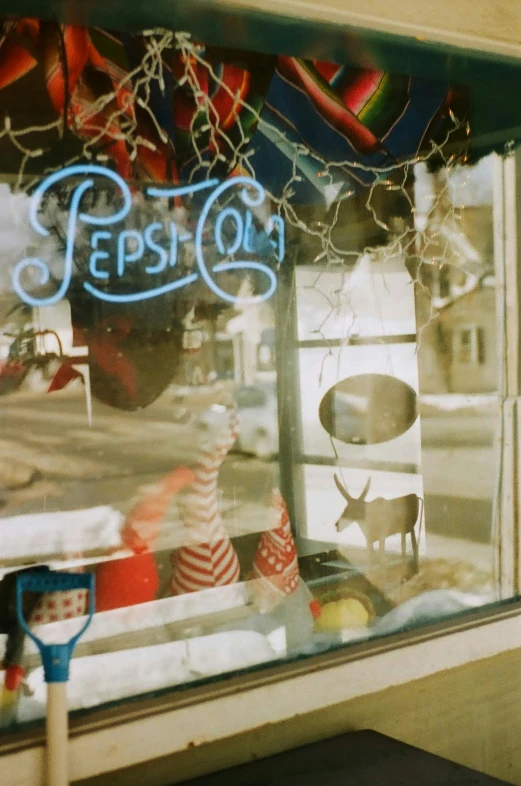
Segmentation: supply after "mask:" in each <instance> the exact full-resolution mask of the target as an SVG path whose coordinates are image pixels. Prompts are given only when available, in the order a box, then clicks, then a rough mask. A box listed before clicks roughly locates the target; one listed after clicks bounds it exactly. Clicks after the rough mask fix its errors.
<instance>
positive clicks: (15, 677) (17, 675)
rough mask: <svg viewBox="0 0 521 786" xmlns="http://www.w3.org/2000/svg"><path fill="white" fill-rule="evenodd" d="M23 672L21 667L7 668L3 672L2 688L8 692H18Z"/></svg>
mask: <svg viewBox="0 0 521 786" xmlns="http://www.w3.org/2000/svg"><path fill="white" fill-rule="evenodd" d="M24 676H25V671H24V670H23V668H22V667H21V666H17V665H15V666H8V667H7V668H6V670H5V677H4V688H5V689H6V690H9V691H15V690H18V688H19V687H20V685H21V684H22V682H23V679H24Z"/></svg>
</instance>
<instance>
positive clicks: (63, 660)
mask: <svg viewBox="0 0 521 786" xmlns="http://www.w3.org/2000/svg"><path fill="white" fill-rule="evenodd" d="M74 589H86V590H88V591H89V612H88V615H87V621H86V622H85V624H84V625H83V627H82V628H81V630H80V631H79V632H78V633H77V634H76V635H75V636H73V637H72V638H71V639H69V641H68V642H66V643H64V644H45V642H43V641H42V640H41V639H39V638H38V637H37V636H35V634H34V633H33V631H32V630H31V629H30V628H29V626H28V624H27V622H26V620H25V618H24V615H23V604H22V600H23V593H24V592H39V593H45V592H66V591H68V590H74ZM94 607H95V602H94V575H93V574H92V573H61V572H59V571H48V572H46V573H36V572H35V573H32V572H28V573H24V574H21V575H19V576H17V579H16V614H17V618H18V622H19V624H20V627H21V628H22V629H23V630H24V631H25V633H26V634H27V635H28V636H29V638H31V639H32V640H33V641H34V643H35V644H36V646H37V647H38V649H39V650H40V655H41V657H42V663H43V670H44V675H45V681H46V682H67V680H68V678H69V663H70V659H71V656H72V652H73V650H74V647H75V646H76V644H77V642H78V639H79V638H80V637H81V636H82V635H83V633H84V632H85V630H86V629H87V627H88V626H89V624H90V621H91V619H92V617H93V615H94Z"/></svg>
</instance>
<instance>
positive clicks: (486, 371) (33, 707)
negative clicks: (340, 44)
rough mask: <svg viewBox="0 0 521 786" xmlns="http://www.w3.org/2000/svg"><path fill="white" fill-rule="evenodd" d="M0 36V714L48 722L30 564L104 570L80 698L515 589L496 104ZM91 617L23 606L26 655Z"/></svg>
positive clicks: (407, 85)
mask: <svg viewBox="0 0 521 786" xmlns="http://www.w3.org/2000/svg"><path fill="white" fill-rule="evenodd" d="M2 25H3V28H2V36H1V37H0V50H1V51H0V75H1V78H0V109H1V116H2V118H3V121H2V122H3V130H2V131H1V132H0V203H1V209H0V417H1V424H2V431H1V434H0V506H1V507H0V515H1V518H0V579H1V581H0V657H1V658H2V669H1V670H0V678H1V680H0V691H1V692H0V696H1V702H0V723H1V724H2V725H3V727H4V728H18V727H19V725H20V724H23V723H26V722H29V721H34V720H39V719H41V718H43V716H44V714H45V684H44V675H43V669H42V666H41V663H40V659H39V655H38V652H37V649H36V647H35V645H34V644H33V643H32V642H31V641H30V640H29V639H28V638H27V637H26V636H24V635H23V632H22V629H21V627H20V624H19V621H18V620H17V615H16V609H15V604H14V597H15V589H16V580H17V576H18V575H19V573H20V571H23V570H26V569H31V570H34V569H35V568H39V569H40V573H39V575H40V576H41V575H43V574H44V572H45V570H44V569H45V568H46V567H47V568H51V569H53V570H57V571H62V572H80V573H82V574H89V573H92V574H93V575H94V576H95V582H96V590H95V605H96V613H95V615H94V618H93V619H92V621H91V623H90V625H89V627H88V628H87V629H86V631H85V632H84V633H83V635H82V637H81V638H80V640H79V643H78V645H77V647H76V649H75V653H74V658H73V661H72V668H71V679H70V683H69V688H68V701H69V706H70V708H71V709H72V710H86V709H89V708H93V707H97V706H100V705H103V704H106V703H108V702H118V701H125V700H127V699H129V698H131V697H135V696H139V695H144V694H150V693H154V692H158V691H163V690H172V689H175V688H177V687H179V686H184V685H186V684H189V683H195V682H200V681H204V680H206V679H210V678H214V677H216V676H219V675H226V674H230V673H235V672H237V671H239V670H241V669H246V668H254V667H255V668H257V667H259V666H260V665H261V664H266V663H275V662H279V661H282V660H285V659H292V658H297V657H302V656H312V655H313V654H315V653H318V652H324V651H327V650H333V649H336V648H340V647H346V646H348V645H349V644H350V643H351V642H353V641H361V640H368V641H372V640H376V639H378V637H380V636H383V635H386V634H388V633H392V632H396V631H402V630H404V629H410V628H414V627H417V626H419V625H424V624H429V623H431V622H434V621H438V620H439V619H440V618H444V617H449V616H453V615H455V614H459V613H465V612H466V611H468V610H470V609H474V608H475V607H477V606H483V605H486V604H490V603H493V602H494V601H496V600H498V599H499V598H500V596H502V597H505V596H506V597H509V596H511V595H512V594H513V589H511V590H507V591H506V595H505V590H504V587H505V586H506V584H505V581H504V576H503V575H502V573H501V564H503V563H504V556H505V554H506V555H508V554H509V553H510V552H512V553H514V552H513V550H514V543H511V542H508V541H505V540H501V538H500V535H501V532H502V523H503V520H504V517H505V516H508V515H509V513H508V510H504V509H503V508H502V505H501V499H502V496H501V495H502V494H503V493H504V494H505V495H506V496H507V497H508V496H509V494H508V489H507V490H504V489H503V487H502V485H501V479H502V466H503V463H502V462H503V456H502V453H501V450H502V445H503V443H502V442H501V440H500V439H499V437H500V436H501V434H504V428H505V425H504V418H503V412H502V404H501V402H502V392H503V382H504V380H503V369H502V367H501V365H502V360H501V358H502V356H503V355H502V352H503V349H502V347H503V342H504V336H503V334H502V331H503V327H502V322H501V320H500V319H499V315H500V313H502V312H501V309H502V308H503V305H502V299H501V298H502V294H503V289H502V284H501V280H502V278H501V276H502V273H501V274H500V271H501V270H502V265H503V261H504V260H503V251H502V246H501V243H499V241H498V237H497V231H496V234H495V231H494V226H496V230H497V225H498V222H499V221H500V215H499V212H498V210H499V207H498V206H499V205H500V204H502V199H503V195H502V192H501V187H500V179H498V178H494V169H495V168H496V169H498V168H499V169H500V168H501V167H502V158H501V155H502V154H503V153H504V152H505V145H506V144H507V143H510V141H511V133H512V132H511V131H509V129H510V128H513V127H515V126H516V123H515V122H513V120H512V119H511V118H510V117H509V116H508V112H507V109H505V102H503V103H501V109H502V113H499V112H496V113H495V112H494V111H492V110H493V97H494V96H495V95H496V94H495V93H494V91H493V90H491V89H489V87H486V88H483V87H479V85H480V84H481V83H480V82H479V81H475V82H473V83H469V84H466V83H464V81H461V82H459V81H458V82H453V81H452V80H451V79H448V78H447V74H446V73H441V72H440V74H437V73H435V72H433V73H431V74H430V75H429V76H428V77H427V76H426V75H425V74H424V73H422V70H421V69H419V71H418V72H416V71H415V69H414V68H413V67H412V66H411V72H410V73H400V72H396V73H395V72H394V71H393V70H392V69H389V68H388V69H387V70H383V69H382V67H379V66H378V56H377V55H378V53H376V54H375V53H371V52H367V53H366V56H364V58H362V60H364V65H361V64H360V63H354V61H353V57H354V53H351V54H353V57H351V55H350V54H349V53H348V52H346V59H345V62H344V63H336V62H332V59H333V58H331V59H328V58H327V56H326V55H323V57H322V58H321V59H313V58H310V57H306V58H305V59H299V58H297V57H294V56H293V55H292V56H290V55H288V54H287V53H285V52H281V53H279V54H278V55H277V56H275V55H273V54H264V53H262V52H253V51H245V50H243V49H233V48H229V47H224V46H222V47H218V46H216V45H215V43H213V44H207V43H205V42H203V41H197V40H195V39H193V38H192V37H191V36H190V35H189V34H184V33H176V34H174V33H172V32H169V31H165V30H157V31H147V32H144V33H140V34H132V35H131V34H126V33H125V34H123V33H117V32H114V31H110V32H109V31H106V30H103V29H100V28H96V29H85V28H80V27H72V26H59V25H56V24H53V23H44V22H40V21H38V20H35V19H23V20H18V21H15V20H4V21H3V22H2ZM322 51H323V52H327V41H326V42H324V46H323V47H322ZM486 66H487V64H486V63H484V62H483V63H481V65H480V67H481V68H485V67H486ZM504 69H505V70H507V69H506V66H504ZM490 73H492V72H490ZM494 73H496V72H494ZM509 73H511V75H512V80H514V78H517V69H516V68H514V67H510V71H509ZM490 79H492V77H490ZM490 79H489V82H490ZM507 82H509V80H504V79H503V82H502V83H503V84H505V83H507ZM498 83H499V77H498ZM487 84H489V83H487ZM28 95H31V96H33V97H34V101H32V102H28V101H27V99H26V97H27V96H28ZM497 96H498V98H497V100H498V105H499V102H500V96H501V93H500V92H498V93H497ZM491 102H492V103H491ZM487 124H488V125H487ZM517 125H518V126H519V124H517ZM491 140H492V141H491ZM509 150H510V148H509ZM510 154H511V150H510ZM499 169H498V171H499ZM509 318H510V319H516V318H517V317H516V315H515V314H514V315H512V314H510V317H509ZM511 442H512V441H511ZM514 465H515V466H517V462H514ZM517 480H518V479H517ZM517 480H516V478H515V475H513V481H512V482H514V483H515V482H517ZM502 489H503V490H502ZM510 529H512V528H510ZM500 540H501V543H500ZM501 555H502V556H501ZM502 560H503V563H502ZM498 566H499V567H498ZM88 609H89V597H88V593H87V591H86V590H85V589H84V588H81V587H80V588H75V589H69V590H67V591H61V592H58V591H56V592H50V591H47V592H43V591H42V592H36V593H32V594H31V593H29V596H28V597H27V598H26V602H25V605H24V607H23V611H24V614H25V618H26V621H27V623H28V624H29V626H30V627H31V629H32V630H33V632H34V633H35V634H36V635H37V636H39V637H42V638H44V639H45V641H46V642H50V641H56V640H61V641H63V639H64V638H67V637H69V636H72V635H73V633H74V632H76V631H77V630H78V629H79V626H80V623H81V622H82V621H85V617H86V614H87V613H88Z"/></svg>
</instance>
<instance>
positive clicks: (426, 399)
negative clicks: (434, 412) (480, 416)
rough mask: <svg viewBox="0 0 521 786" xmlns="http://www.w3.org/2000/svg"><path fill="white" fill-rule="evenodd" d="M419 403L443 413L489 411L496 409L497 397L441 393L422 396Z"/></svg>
mask: <svg viewBox="0 0 521 786" xmlns="http://www.w3.org/2000/svg"><path fill="white" fill-rule="evenodd" d="M419 403H420V405H421V404H425V405H426V406H428V407H434V408H435V409H440V410H443V411H444V412H457V411H458V410H460V409H486V410H487V411H490V410H491V409H493V410H495V408H496V407H497V404H498V397H497V396H495V395H491V396H490V395H486V394H482V395H478V394H476V393H473V394H472V395H465V394H464V393H462V394H458V393H452V394H447V393H443V394H441V395H422V396H420V397H419Z"/></svg>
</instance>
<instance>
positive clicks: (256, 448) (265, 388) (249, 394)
mask: <svg viewBox="0 0 521 786" xmlns="http://www.w3.org/2000/svg"><path fill="white" fill-rule="evenodd" d="M235 400H236V402H237V406H238V408H239V413H240V419H241V421H240V432H239V438H238V440H237V443H236V449H237V450H241V451H243V452H244V453H252V454H253V455H254V456H258V457H259V458H269V457H270V456H273V455H274V454H276V453H278V450H279V437H278V420H277V418H278V416H277V391H276V388H275V385H269V384H261V383H257V384H255V385H243V386H240V387H238V388H237V390H236V392H235Z"/></svg>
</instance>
